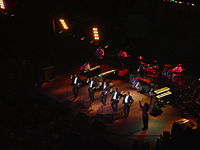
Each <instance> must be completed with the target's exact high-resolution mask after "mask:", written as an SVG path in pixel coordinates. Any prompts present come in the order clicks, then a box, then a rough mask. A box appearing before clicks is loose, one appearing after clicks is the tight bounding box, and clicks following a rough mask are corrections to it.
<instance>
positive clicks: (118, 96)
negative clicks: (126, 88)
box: [110, 91, 122, 100]
mask: <svg viewBox="0 0 200 150" xmlns="http://www.w3.org/2000/svg"><path fill="white" fill-rule="evenodd" d="M110 94H112V98H111V99H114V96H115V91H112V92H110ZM121 96H122V95H121V94H120V93H119V92H117V95H116V100H119V99H120V97H121Z"/></svg>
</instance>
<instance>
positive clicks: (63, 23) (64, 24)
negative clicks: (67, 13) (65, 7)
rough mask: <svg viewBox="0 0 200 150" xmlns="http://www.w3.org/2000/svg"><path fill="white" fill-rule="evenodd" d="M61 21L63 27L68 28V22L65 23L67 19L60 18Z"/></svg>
mask: <svg viewBox="0 0 200 150" xmlns="http://www.w3.org/2000/svg"><path fill="white" fill-rule="evenodd" d="M60 22H61V24H62V26H63V29H65V30H67V29H68V26H67V24H66V23H65V20H64V19H60Z"/></svg>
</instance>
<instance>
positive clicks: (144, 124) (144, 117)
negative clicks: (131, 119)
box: [142, 116, 149, 129]
mask: <svg viewBox="0 0 200 150" xmlns="http://www.w3.org/2000/svg"><path fill="white" fill-rule="evenodd" d="M142 120H143V126H144V129H148V123H149V116H143V117H142Z"/></svg>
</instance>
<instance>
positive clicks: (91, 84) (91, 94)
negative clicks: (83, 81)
mask: <svg viewBox="0 0 200 150" xmlns="http://www.w3.org/2000/svg"><path fill="white" fill-rule="evenodd" d="M87 83H88V84H89V88H88V93H89V97H90V101H91V102H93V101H94V90H95V88H96V86H97V84H96V82H95V81H94V79H92V78H89V79H88V80H87Z"/></svg>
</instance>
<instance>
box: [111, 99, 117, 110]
mask: <svg viewBox="0 0 200 150" xmlns="http://www.w3.org/2000/svg"><path fill="white" fill-rule="evenodd" d="M118 102H119V100H116V99H112V100H111V107H112V109H113V111H117V107H118Z"/></svg>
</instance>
